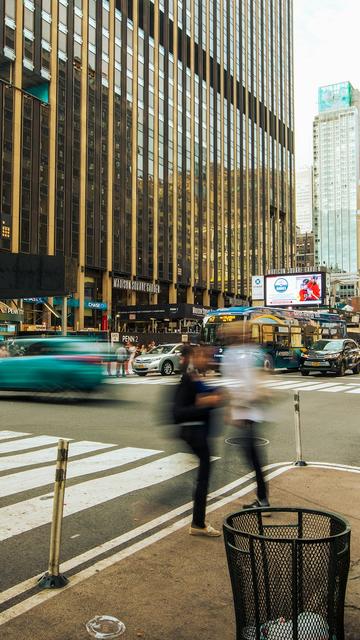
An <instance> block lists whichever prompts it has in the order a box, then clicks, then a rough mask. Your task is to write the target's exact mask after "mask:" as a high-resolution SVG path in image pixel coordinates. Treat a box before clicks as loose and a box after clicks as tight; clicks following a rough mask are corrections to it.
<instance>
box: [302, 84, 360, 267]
mask: <svg viewBox="0 0 360 640" xmlns="http://www.w3.org/2000/svg"><path fill="white" fill-rule="evenodd" d="M349 87H350V88H349ZM339 96H340V97H339ZM347 101H349V104H346V102H347ZM344 103H345V104H344ZM359 108H360V93H359V91H357V90H356V89H353V87H352V86H351V85H350V84H349V83H341V84H339V85H334V87H331V86H330V87H324V88H322V89H320V90H319V111H320V113H319V115H318V116H316V118H315V120H314V125H313V153H314V231H315V259H316V264H319V265H326V266H327V267H329V268H330V269H333V270H334V271H346V272H350V273H355V272H357V270H358V269H359V266H360V256H359V246H360V245H359V239H360V232H359V211H358V203H359V178H360V145H359V142H360V139H359V135H360V127H359Z"/></svg>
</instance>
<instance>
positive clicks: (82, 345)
mask: <svg viewBox="0 0 360 640" xmlns="http://www.w3.org/2000/svg"><path fill="white" fill-rule="evenodd" d="M7 349H8V352H9V356H10V357H7V358H1V359H0V390H2V391H3V390H7V391H10V390H11V391H37V392H39V391H40V392H51V393H52V392H54V393H55V392H63V391H68V390H71V391H86V392H88V391H93V390H95V389H96V388H97V387H98V386H99V385H100V384H101V383H102V380H103V368H102V361H103V356H102V354H101V351H102V349H101V346H100V345H99V343H95V342H89V341H87V340H76V339H73V338H65V337H64V338H58V337H56V338H29V339H28V338H24V339H21V338H19V339H15V340H12V341H9V342H8V343H7Z"/></svg>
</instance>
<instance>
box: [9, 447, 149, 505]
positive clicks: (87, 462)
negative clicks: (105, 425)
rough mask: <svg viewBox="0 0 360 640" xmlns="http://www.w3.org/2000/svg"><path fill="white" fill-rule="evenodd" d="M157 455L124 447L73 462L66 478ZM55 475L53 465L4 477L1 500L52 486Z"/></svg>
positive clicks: (77, 476) (146, 450) (105, 469)
mask: <svg viewBox="0 0 360 640" xmlns="http://www.w3.org/2000/svg"><path fill="white" fill-rule="evenodd" d="M70 448H71V447H70ZM156 453H161V451H158V450H156V449H140V448H136V447H124V448H123V449H117V450H114V451H110V452H109V451H107V452H106V453H101V454H99V455H97V456H92V457H91V458H85V459H83V460H75V461H73V462H71V463H70V464H69V466H68V470H67V474H66V476H67V478H79V477H81V476H86V475H89V474H92V473H98V472H100V471H107V470H109V469H112V468H114V467H120V466H122V465H124V464H129V463H130V462H136V461H138V460H141V459H142V458H147V457H149V456H153V455H155V454H156ZM54 475H55V474H54V465H51V466H48V467H42V468H41V469H37V470H36V473H34V471H33V469H31V470H30V471H20V472H19V473H13V474H12V475H8V476H3V477H1V478H0V498H3V497H5V496H11V495H14V494H15V493H21V492H22V491H29V490H30V489H35V488H36V487H41V486H44V485H47V484H51V483H52V482H53V481H54Z"/></svg>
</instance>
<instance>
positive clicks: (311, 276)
mask: <svg viewBox="0 0 360 640" xmlns="http://www.w3.org/2000/svg"><path fill="white" fill-rule="evenodd" d="M324 298H325V282H324V274H323V273H318V272H315V273H289V274H288V273H286V274H278V275H271V276H266V277H265V304H266V306H267V307H290V306H299V307H306V306H316V305H319V304H324Z"/></svg>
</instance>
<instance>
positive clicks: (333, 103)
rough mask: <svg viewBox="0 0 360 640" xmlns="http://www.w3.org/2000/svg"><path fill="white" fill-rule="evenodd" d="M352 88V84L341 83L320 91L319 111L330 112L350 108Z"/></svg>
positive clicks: (322, 88)
mask: <svg viewBox="0 0 360 640" xmlns="http://www.w3.org/2000/svg"><path fill="white" fill-rule="evenodd" d="M351 101H352V86H351V84H350V82H339V83H338V84H331V85H330V86H327V87H320V89H319V111H320V113H322V112H323V111H330V110H336V109H344V107H350V106H351Z"/></svg>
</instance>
